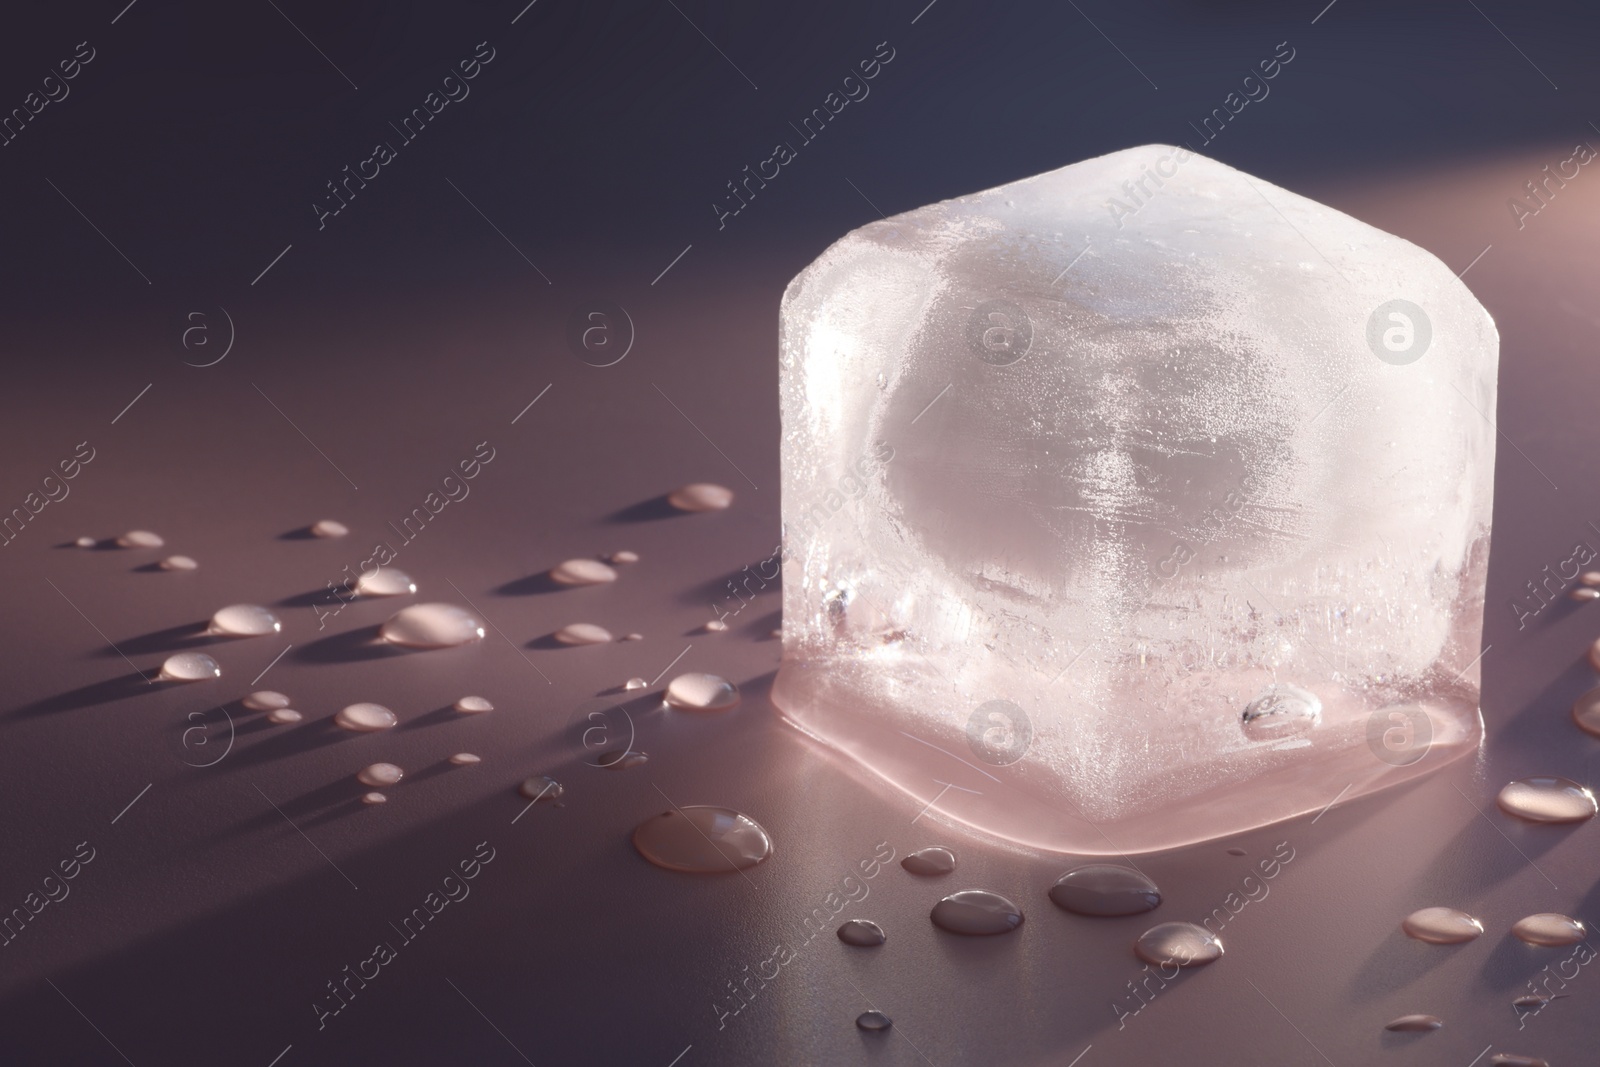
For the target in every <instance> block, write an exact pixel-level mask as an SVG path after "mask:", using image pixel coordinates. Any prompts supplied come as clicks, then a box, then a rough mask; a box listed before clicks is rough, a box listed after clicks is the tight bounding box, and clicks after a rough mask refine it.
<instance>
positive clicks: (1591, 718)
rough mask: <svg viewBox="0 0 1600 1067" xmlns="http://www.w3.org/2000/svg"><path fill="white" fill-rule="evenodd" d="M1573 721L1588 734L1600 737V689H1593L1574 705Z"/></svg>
mask: <svg viewBox="0 0 1600 1067" xmlns="http://www.w3.org/2000/svg"><path fill="white" fill-rule="evenodd" d="M1572 721H1573V722H1575V723H1577V724H1578V729H1580V730H1582V731H1583V732H1584V733H1586V734H1592V735H1594V736H1595V737H1600V689H1591V690H1589V691H1588V692H1587V693H1585V694H1583V696H1581V697H1579V698H1578V699H1577V701H1576V702H1575V703H1574V704H1573V705H1572Z"/></svg>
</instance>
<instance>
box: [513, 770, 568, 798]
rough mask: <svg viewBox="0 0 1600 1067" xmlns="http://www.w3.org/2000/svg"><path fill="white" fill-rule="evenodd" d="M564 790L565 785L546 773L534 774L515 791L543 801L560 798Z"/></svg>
mask: <svg viewBox="0 0 1600 1067" xmlns="http://www.w3.org/2000/svg"><path fill="white" fill-rule="evenodd" d="M566 791H567V790H566V787H564V786H563V785H562V784H561V783H560V782H558V781H556V780H555V779H554V778H552V777H550V776H549V775H548V774H536V775H534V776H533V777H532V778H529V779H527V780H526V781H524V782H523V783H522V785H521V786H519V787H518V788H517V792H519V793H521V794H522V795H523V796H525V797H527V798H528V799H529V800H544V801H551V800H560V799H561V797H562V795H563V794H564V793H566Z"/></svg>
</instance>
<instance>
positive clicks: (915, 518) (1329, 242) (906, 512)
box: [773, 145, 1499, 854]
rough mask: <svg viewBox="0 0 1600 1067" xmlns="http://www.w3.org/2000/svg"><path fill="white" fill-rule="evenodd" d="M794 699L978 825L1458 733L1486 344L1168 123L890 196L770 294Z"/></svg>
mask: <svg viewBox="0 0 1600 1067" xmlns="http://www.w3.org/2000/svg"><path fill="white" fill-rule="evenodd" d="M781 332H782V337H781V360H782V370H781V390H782V417H783V442H782V450H783V455H782V459H783V522H784V545H785V553H786V555H785V563H784V631H783V632H784V653H783V655H784V658H783V664H782V667H781V668H780V670H779V673H778V678H777V681H776V682H775V685H774V690H773V696H774V700H775V702H776V703H777V704H778V706H779V708H780V709H781V710H782V711H783V713H784V714H785V715H787V716H788V717H789V718H790V719H791V720H792V721H793V722H794V723H796V724H797V725H799V726H800V727H801V728H802V729H804V730H805V731H807V732H808V733H810V734H812V735H813V736H815V737H818V738H820V739H821V740H823V741H824V742H826V743H828V744H830V745H833V746H835V747H836V748H838V749H840V750H842V751H844V752H846V753H848V754H849V755H850V756H852V757H854V758H855V759H857V760H859V761H860V762H861V763H862V764H864V765H865V766H866V767H868V768H870V769H872V770H873V771H875V772H877V773H878V774H880V775H881V776H883V777H884V778H886V779H888V780H889V781H891V782H893V783H894V784H896V785H898V786H899V787H901V788H902V789H904V790H905V791H906V792H907V793H909V794H911V795H912V797H914V798H916V799H917V806H918V807H919V808H920V807H921V806H922V805H923V804H924V803H927V802H928V801H929V800H930V799H931V798H934V797H935V796H936V795H937V800H936V801H935V802H934V804H933V807H932V809H931V811H930V813H931V814H934V815H936V816H938V817H942V818H944V819H946V820H950V821H954V822H958V823H963V824H965V825H966V826H968V827H969V828H971V829H973V830H976V831H978V832H980V833H981V834H986V835H989V836H992V837H996V838H1000V839H1004V840H1007V841H1010V842H1015V843H1021V844H1024V845H1028V846H1032V847H1036V848H1041V849H1049V850H1059V851H1068V852H1078V853H1089V854H1115V853H1131V852H1144V851H1151V850H1155V849H1161V848H1167V847H1173V846H1177V845H1182V844H1187V843H1192V842H1195V841H1200V840H1205V839H1209V838H1214V837H1220V836H1224V835H1227V834H1231V833H1235V832H1238V831H1242V830H1246V829H1249V828H1252V827H1256V826H1260V825H1263V824H1266V823H1270V822H1274V821H1277V820H1280V819H1286V818H1290V817H1292V816H1295V815H1299V814H1302V813H1305V812H1309V811H1316V810H1319V809H1321V808H1322V807H1324V806H1325V805H1327V804H1328V803H1330V802H1331V801H1333V800H1334V799H1335V797H1336V796H1340V795H1341V794H1342V795H1343V796H1344V797H1345V798H1349V797H1352V796H1356V795H1359V794H1361V793H1363V792H1366V791H1370V790H1373V789H1377V788H1380V787H1382V786H1385V785H1388V784H1391V783H1394V782H1397V781H1401V780H1403V779H1405V778H1408V777H1411V776H1414V775H1416V774H1420V773H1425V772H1427V771H1429V770H1431V769H1433V768H1434V767H1436V766H1439V765H1440V764H1442V763H1444V762H1445V761H1446V760H1448V759H1449V758H1451V757H1452V756H1454V755H1459V754H1460V753H1462V752H1465V751H1468V750H1470V749H1471V748H1472V747H1474V746H1475V745H1476V744H1477V742H1478V740H1479V739H1480V737H1481V733H1482V728H1481V720H1480V718H1479V715H1478V673H1477V665H1476V664H1477V657H1478V651H1479V645H1480V639H1481V630H1482V605H1483V592H1484V579H1485V572H1486V564H1487V556H1488V541H1489V527H1490V506H1491V500H1492V492H1493V467H1494V444H1495V439H1494V430H1493V427H1492V425H1491V424H1490V422H1489V419H1490V418H1491V417H1493V414H1494V408H1495V374H1496V365H1497V362H1498V347H1499V341H1498V336H1497V334H1496V332H1495V328H1494V324H1493V322H1492V320H1491V319H1490V317H1489V315H1488V314H1487V312H1485V310H1484V309H1483V307H1482V306H1481V305H1479V303H1478V302H1477V301H1476V300H1475V299H1474V298H1473V296H1472V294H1471V293H1470V292H1469V291H1468V290H1467V288H1466V287H1465V285H1463V284H1462V283H1461V282H1460V281H1459V280H1458V279H1457V278H1456V277H1455V276H1454V275H1453V274H1452V273H1451V271H1450V270H1449V269H1448V268H1447V267H1445V266H1444V264H1442V263H1441V262H1439V261H1438V260H1437V259H1436V258H1434V257H1433V256H1432V255H1431V254H1429V253H1428V252H1425V251H1423V250H1422V249H1420V248H1418V247H1416V246H1415V245H1412V244H1410V243H1409V242H1407V241H1405V240H1403V239H1401V238H1398V237H1395V236H1392V235H1390V234H1387V233H1384V232H1382V231H1380V230H1377V229H1374V228H1373V227H1371V226H1368V225H1366V224H1365V223H1362V222H1360V221H1358V220H1356V219H1353V218H1350V217H1349V216H1347V215H1344V214H1342V213H1340V212H1338V211H1335V210H1334V209H1332V208H1329V207H1327V206H1324V205H1322V204H1319V203H1316V202H1315V201H1312V200H1308V199H1306V198H1304V197H1301V196H1297V195H1295V194H1293V193H1291V192H1288V191H1287V190H1284V189H1280V188H1278V187H1276V186H1273V185H1271V184H1270V183H1268V182H1265V181H1262V180H1260V179H1256V178H1252V177H1250V176H1248V175H1246V174H1244V173H1242V172H1240V171H1237V170H1234V169H1233V168H1231V167H1228V166H1225V165H1223V164H1221V163H1217V162H1215V161H1212V160H1209V159H1205V158H1203V157H1201V156H1198V155H1195V154H1193V153H1191V152H1188V151H1187V150H1185V149H1181V148H1173V147H1168V146H1160V145H1151V146H1145V147H1142V148H1134V149H1129V150H1126V151H1123V152H1117V153H1114V154H1112V155H1108V156H1102V157H1100V158H1097V159H1091V160H1088V161H1085V162H1083V163H1078V164H1075V165H1073V166H1069V167H1064V168H1062V169H1060V170H1056V171H1052V172H1050V173H1047V174H1042V175H1039V176H1037V177H1033V178H1028V179H1026V180H1023V181H1019V182H1015V183H1012V184H1010V185H1005V186H1001V187H999V188H996V189H991V190H988V191H986V192H983V193H978V194H975V195H972V196H966V197H961V198H959V199H956V200H951V201H946V202H943V203H939V204H934V205H931V206H929V207H925V208H920V209H918V210H915V211H911V212H907V213H906V214H903V215H898V216H895V217H894V218H891V219H887V220H885V221H883V222H876V223H873V224H871V225H868V226H865V227H862V228H861V229H859V230H856V231H854V232H852V233H850V234H848V235H847V236H845V237H844V238H843V239H842V240H840V241H838V242H836V243H835V244H834V245H833V246H832V247H830V248H829V249H828V250H827V251H826V252H825V253H824V254H823V255H822V256H821V257H820V258H819V259H817V260H816V261H815V262H814V263H812V264H811V265H810V266H809V267H808V268H806V270H805V271H804V272H802V273H801V274H800V275H799V277H797V278H796V279H795V280H794V281H793V282H792V283H791V284H790V286H789V289H788V291H787V292H786V294H785V296H784V301H783V311H782V327H781Z"/></svg>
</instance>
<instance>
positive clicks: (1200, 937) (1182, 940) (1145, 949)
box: [1133, 922, 1222, 967]
mask: <svg viewBox="0 0 1600 1067" xmlns="http://www.w3.org/2000/svg"><path fill="white" fill-rule="evenodd" d="M1133 951H1134V954H1135V955H1137V956H1138V957H1139V958H1140V959H1142V960H1144V961H1145V962H1146V963H1153V964H1155V965H1156V966H1157V967H1161V966H1164V965H1166V964H1168V963H1175V964H1177V965H1178V966H1179V967H1199V966H1201V965H1203V964H1207V963H1211V962H1213V961H1214V960H1218V959H1221V958H1222V939H1221V938H1219V937H1217V935H1216V934H1213V933H1212V932H1211V931H1210V930H1207V929H1206V928H1205V927H1204V926H1196V925H1195V924H1194V923H1184V922H1173V923H1161V924H1159V925H1156V926H1152V927H1151V928H1150V929H1148V930H1146V931H1145V932H1144V933H1142V934H1140V935H1139V940H1137V941H1135V942H1134V943H1133Z"/></svg>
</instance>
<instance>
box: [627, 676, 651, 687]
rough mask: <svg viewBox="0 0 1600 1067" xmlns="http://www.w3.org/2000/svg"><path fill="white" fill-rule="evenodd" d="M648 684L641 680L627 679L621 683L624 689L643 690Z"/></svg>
mask: <svg viewBox="0 0 1600 1067" xmlns="http://www.w3.org/2000/svg"><path fill="white" fill-rule="evenodd" d="M649 684H650V683H649V682H647V681H645V680H644V679H643V678H629V679H628V680H627V681H626V682H623V683H622V688H624V689H643V688H645V687H646V686H648V685H649Z"/></svg>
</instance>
